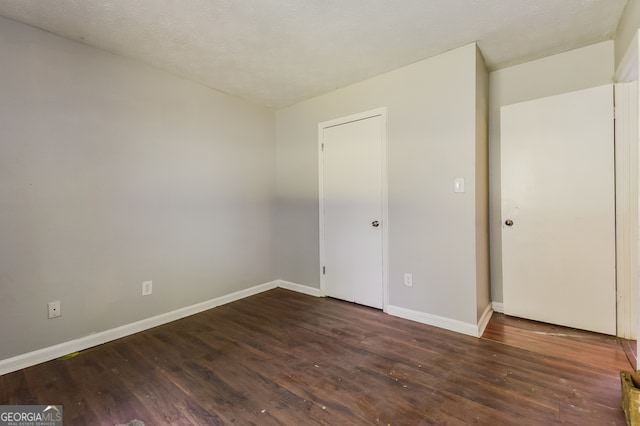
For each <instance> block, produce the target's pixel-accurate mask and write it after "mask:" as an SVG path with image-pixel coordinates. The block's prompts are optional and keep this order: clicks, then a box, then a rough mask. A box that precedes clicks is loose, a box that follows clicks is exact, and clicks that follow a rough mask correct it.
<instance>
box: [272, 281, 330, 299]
mask: <svg viewBox="0 0 640 426" xmlns="http://www.w3.org/2000/svg"><path fill="white" fill-rule="evenodd" d="M278 287H280V288H284V289H287V290H292V291H296V292H298V293H302V294H307V295H309V296H315V297H323V296H324V295H323V294H322V292H321V291H320V289H319V288H315V287H309V286H308V285H302V284H296V283H292V282H289V281H284V280H278Z"/></svg>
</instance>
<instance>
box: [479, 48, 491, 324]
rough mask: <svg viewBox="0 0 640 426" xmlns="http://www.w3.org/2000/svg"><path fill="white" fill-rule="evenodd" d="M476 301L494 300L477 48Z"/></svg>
mask: <svg viewBox="0 0 640 426" xmlns="http://www.w3.org/2000/svg"><path fill="white" fill-rule="evenodd" d="M476 70H477V72H476V305H477V317H478V320H480V317H481V316H482V314H483V313H484V310H485V309H486V307H487V305H488V304H489V303H490V301H491V297H490V296H491V295H490V282H489V151H488V150H489V72H488V71H487V67H486V66H485V63H484V58H483V57H482V53H481V52H480V50H476Z"/></svg>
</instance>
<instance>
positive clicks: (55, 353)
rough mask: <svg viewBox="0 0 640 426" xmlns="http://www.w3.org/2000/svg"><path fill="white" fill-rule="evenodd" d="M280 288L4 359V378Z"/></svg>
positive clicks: (240, 294) (229, 296)
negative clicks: (13, 373) (15, 372)
mask: <svg viewBox="0 0 640 426" xmlns="http://www.w3.org/2000/svg"><path fill="white" fill-rule="evenodd" d="M279 285H280V281H279V280H276V281H271V282H268V283H265V284H260V285H257V286H254V287H251V288H248V289H245V290H240V291H236V292H234V293H231V294H227V295H225V296H220V297H216V298H214V299H210V300H207V301H205V302H201V303H196V304H195V305H191V306H187V307H184V308H180V309H176V310H174V311H171V312H167V313H164V314H160V315H156V316H154V317H151V318H146V319H143V320H140V321H136V322H133V323H131V324H126V325H123V326H121V327H116V328H112V329H110V330H106V331H101V332H99V333H95V334H91V335H89V336H85V337H81V338H79V339H75V340H70V341H68V342H64V343H60V344H58V345H55V346H50V347H48V348H43V349H39V350H37V351H33V352H28V353H26V354H22V355H18V356H15V357H12V358H7V359H3V360H0V375H3V374H7V373H11V372H13V371H17V370H20V369H23V368H26V367H31V366H33V365H36V364H40V363H42V362H46V361H51V360H52V359H56V358H59V357H61V356H63V355H67V354H70V353H73V352H77V351H81V350H84V349H87V348H90V347H93V346H97V345H101V344H103V343H107V342H110V341H112V340H116V339H119V338H121V337H125V336H129V335H131V334H134V333H139V332H140V331H144V330H148V329H150V328H153V327H157V326H159V325H162V324H166V323H169V322H172V321H175V320H179V319H181V318H184V317H188V316H190V315H194V314H197V313H200V312H203V311H206V310H209V309H212V308H215V307H216V306H220V305H225V304H227V303H231V302H235V301H236V300H240V299H244V298H245V297H249V296H253V295H254V294H258V293H262V292H264V291H267V290H271V289H274V288H276V287H278V286H279Z"/></svg>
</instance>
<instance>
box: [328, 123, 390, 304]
mask: <svg viewBox="0 0 640 426" xmlns="http://www.w3.org/2000/svg"><path fill="white" fill-rule="evenodd" d="M383 129H384V116H383V115H382V114H377V115H374V116H368V117H364V118H359V119H355V120H352V121H347V122H341V121H338V122H328V123H323V124H321V125H320V128H319V132H320V135H319V137H320V147H321V151H320V155H321V158H320V173H321V175H320V197H321V203H320V204H321V211H320V221H321V223H320V229H321V232H322V235H321V237H320V238H321V262H322V266H323V268H322V269H323V271H322V272H323V275H322V280H321V282H322V283H323V289H324V293H325V294H326V295H327V296H331V297H336V298H338V299H342V300H347V301H350V302H356V303H359V304H362V305H366V306H372V307H375V308H382V307H383V300H384V298H383V232H382V230H383V228H384V227H385V226H386V224H385V223H384V221H383Z"/></svg>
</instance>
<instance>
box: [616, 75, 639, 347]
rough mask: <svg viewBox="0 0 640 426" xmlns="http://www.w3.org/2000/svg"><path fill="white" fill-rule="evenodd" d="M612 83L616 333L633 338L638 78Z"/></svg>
mask: <svg viewBox="0 0 640 426" xmlns="http://www.w3.org/2000/svg"><path fill="white" fill-rule="evenodd" d="M614 87H615V165H616V166H615V172H616V272H617V274H616V275H617V277H616V278H617V280H616V283H617V301H618V303H617V308H618V309H617V311H618V313H617V322H618V337H622V338H624V339H631V340H636V337H637V322H638V314H637V309H638V306H637V305H638V296H637V295H638V260H637V259H638V164H639V163H638V143H637V141H638V81H637V80H635V81H633V82H631V83H617V84H615V86H614ZM634 140H635V143H634Z"/></svg>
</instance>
